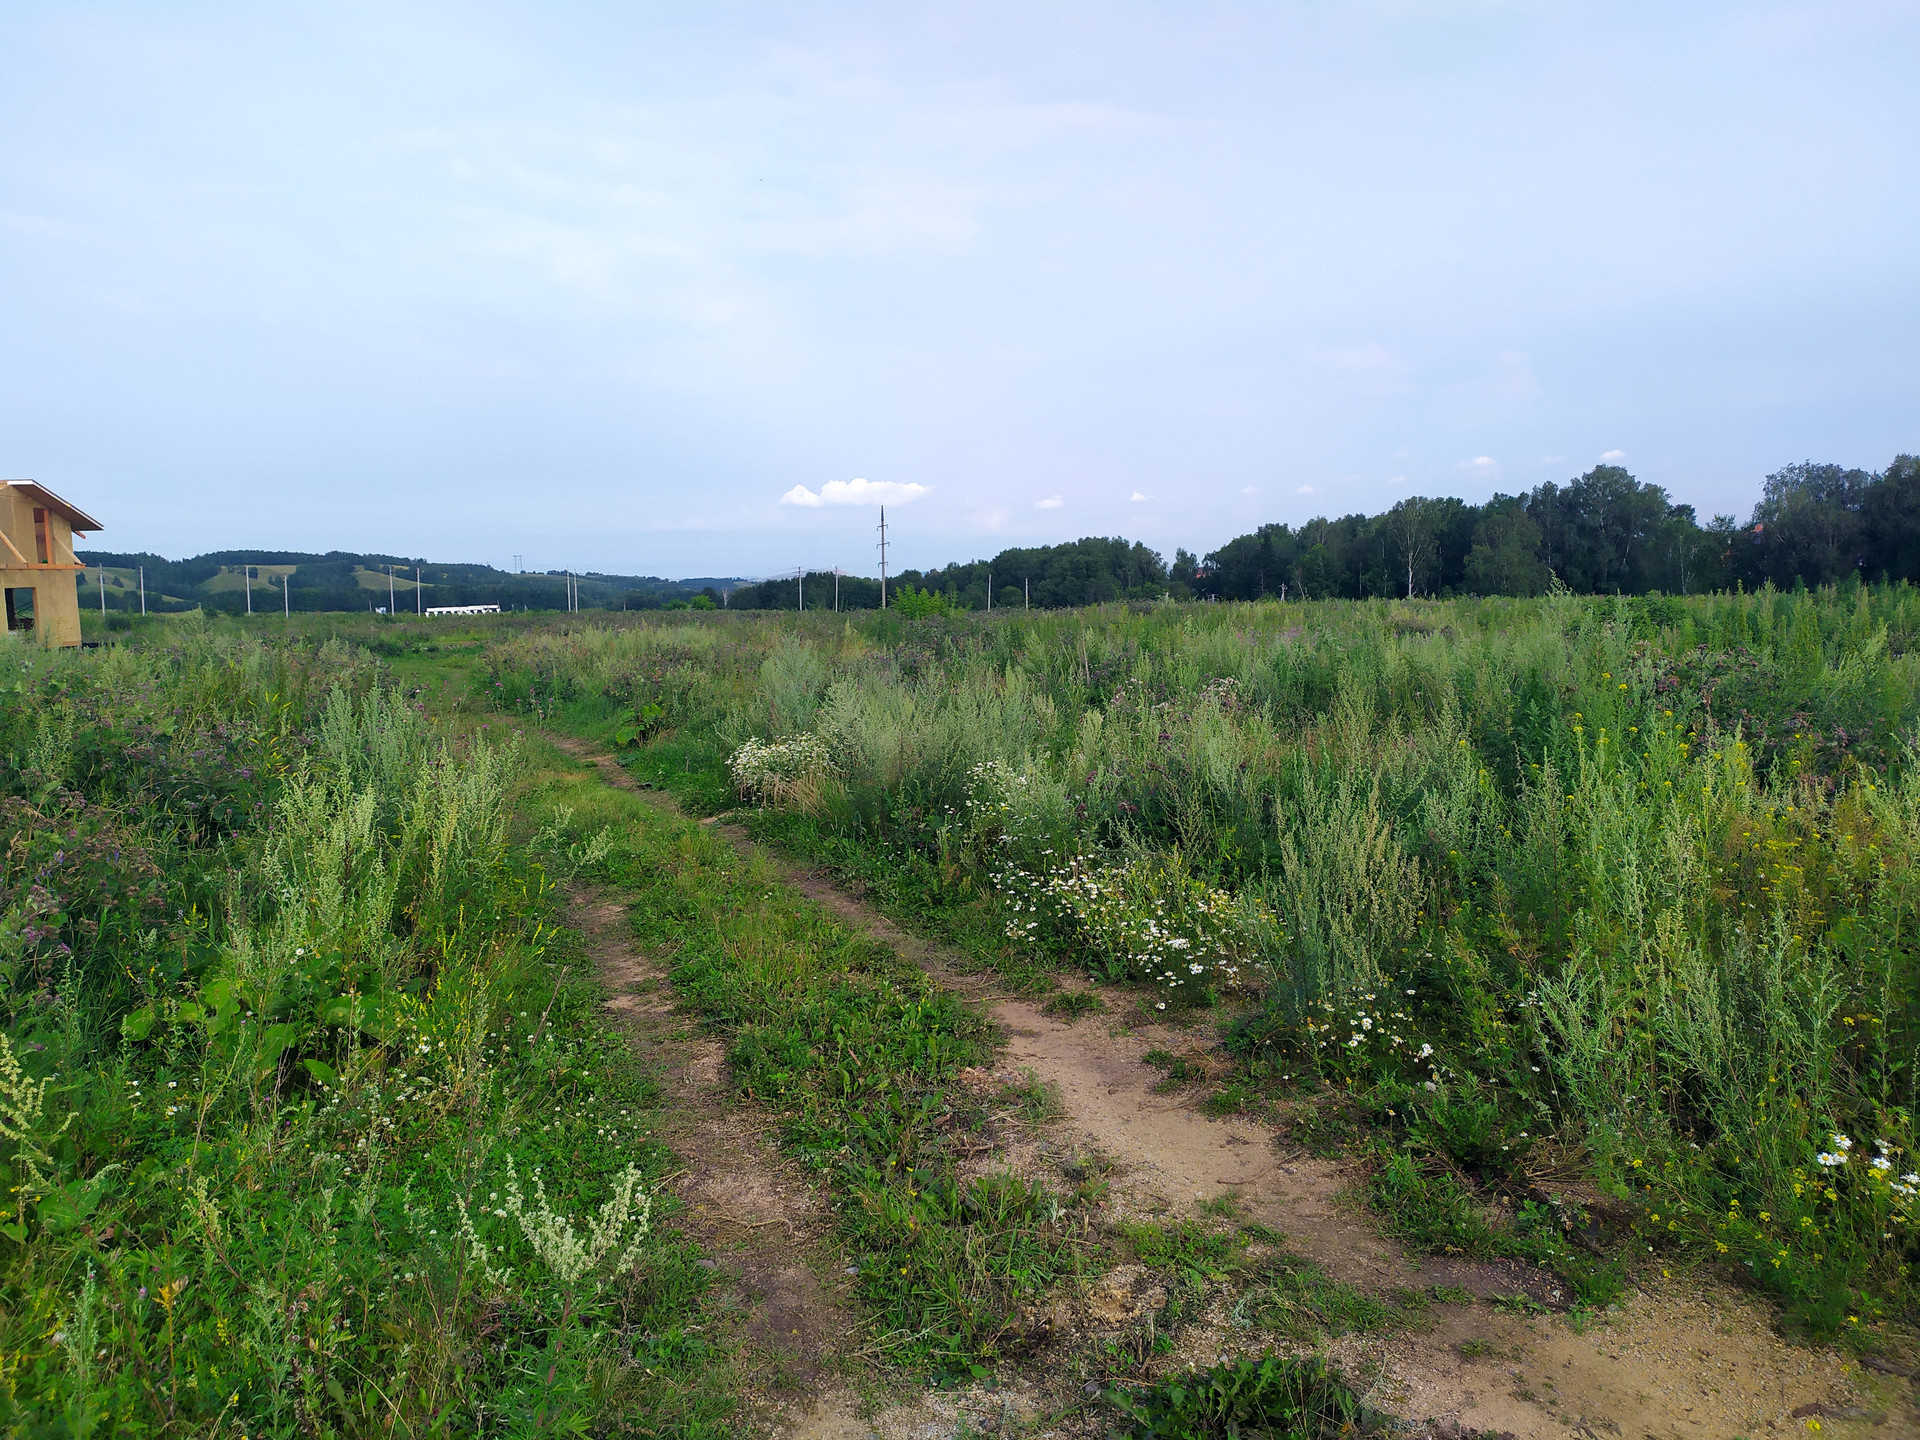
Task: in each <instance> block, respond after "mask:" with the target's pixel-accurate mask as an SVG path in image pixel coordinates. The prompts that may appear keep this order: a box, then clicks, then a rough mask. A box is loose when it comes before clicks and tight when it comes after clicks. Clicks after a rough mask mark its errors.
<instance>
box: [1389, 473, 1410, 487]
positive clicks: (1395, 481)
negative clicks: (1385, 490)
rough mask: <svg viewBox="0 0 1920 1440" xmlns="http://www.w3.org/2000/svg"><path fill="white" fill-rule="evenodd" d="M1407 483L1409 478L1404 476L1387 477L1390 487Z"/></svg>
mask: <svg viewBox="0 0 1920 1440" xmlns="http://www.w3.org/2000/svg"><path fill="white" fill-rule="evenodd" d="M1406 483H1407V477H1406V476H1404V475H1389V476H1388V477H1387V484H1389V485H1404V484H1406Z"/></svg>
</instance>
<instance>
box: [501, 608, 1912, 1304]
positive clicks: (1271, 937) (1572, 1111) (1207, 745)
mask: <svg viewBox="0 0 1920 1440" xmlns="http://www.w3.org/2000/svg"><path fill="white" fill-rule="evenodd" d="M478 678H479V680H480V683H481V686H482V689H483V690H484V691H485V693H486V694H488V695H490V696H492V697H493V703H496V704H498V705H500V706H501V707H502V708H503V709H504V710H506V711H508V712H515V713H521V714H526V715H532V716H539V717H546V718H554V719H558V720H560V721H562V722H564V723H566V724H568V725H570V726H575V727H580V726H594V725H598V726H604V727H606V728H607V730H608V733H612V732H613V731H615V730H617V729H618V728H619V727H620V726H621V725H623V724H624V725H627V726H628V727H629V728H633V727H635V726H637V725H638V724H639V722H640V721H641V720H642V719H643V717H648V716H653V712H654V711H655V710H657V711H658V712H659V713H658V715H657V716H655V717H654V718H652V719H648V720H646V724H648V725H656V726H657V728H656V729H654V730H652V731H650V732H649V735H650V737H651V738H647V739H645V740H643V741H642V742H641V743H640V744H639V745H638V747H637V749H636V753H635V755H634V757H633V762H632V763H634V765H635V766H636V768H637V769H638V770H640V771H642V772H649V773H652V774H653V775H655V776H657V778H658V783H661V784H663V785H667V786H669V787H670V788H672V787H678V789H677V790H676V793H678V794H681V795H683V796H685V797H687V798H688V799H689V801H690V802H697V804H698V805H699V806H723V805H736V804H739V803H741V802H740V801H739V800H738V799H737V798H736V797H735V796H734V794H733V792H732V789H731V785H730V783H729V782H730V777H729V776H728V775H727V774H726V773H725V768H724V767H725V763H726V762H727V759H728V757H730V756H733V755H735V754H736V749H737V747H739V746H741V745H742V744H743V743H744V742H745V741H747V740H749V739H752V740H756V741H760V742H765V743H766V744H768V745H771V746H773V747H774V751H773V752H769V753H773V754H775V755H776V759H775V760H774V761H771V762H769V763H772V764H773V765H774V767H775V772H778V771H779V767H780V766H782V765H787V766H793V765H798V766H800V767H801V769H800V770H796V771H794V773H791V774H788V773H784V772H780V773H775V772H769V773H767V774H764V775H760V776H759V777H758V778H755V777H754V776H751V775H749V776H745V777H744V778H745V779H746V781H747V783H748V787H749V789H750V790H751V791H753V794H754V799H755V808H756V812H757V813H756V814H755V816H754V818H753V821H752V824H753V827H754V829H755V831H756V833H757V834H759V835H761V836H763V837H765V838H767V839H768V840H769V841H770V842H771V843H774V844H776V845H777V846H779V847H780V848H782V849H783V850H785V851H787V852H789V853H793V854H804V855H806V856H807V857H808V858H809V859H810V860H811V861H812V862H814V863H822V864H825V865H827V866H829V867H830V868H832V869H833V870H835V871H836V872H837V873H838V874H840V875H841V876H842V877H844V878H845V879H846V880H848V881H849V882H850V883H853V884H855V885H857V886H860V887H863V888H865V889H866V890H867V892H868V893H869V894H871V895H872V896H873V897H874V899H875V900H876V902H877V903H879V904H880V905H881V906H882V908H883V909H885V910H886V911H887V912H888V913H889V914H890V915H891V916H892V917H893V918H895V919H896V920H900V921H901V922H902V923H905V924H908V925H911V926H912V927H914V928H916V929H918V930H919V931H921V932H922V933H927V934H930V935H934V936H937V937H939V938H941V939H943V940H946V941H947V942H948V943H949V944H951V945H953V946H954V947H955V948H957V949H958V950H960V951H962V952H963V953H964V954H966V955H967V956H969V957H970V958H971V959H972V961H973V963H975V964H977V965H979V966H980V967H982V968H990V969H993V970H995V971H996V972H997V973H999V974H1000V975H1002V976H1003V977H1005V978H1006V982H1007V983H1008V984H1009V985H1010V986H1011V987H1014V988H1017V989H1023V990H1028V991H1030V992H1032V993H1036V994H1044V993H1047V992H1048V991H1049V989H1050V988H1051V987H1052V986H1053V985H1054V984H1055V980H1054V976H1055V974H1056V973H1057V971H1058V970H1059V969H1061V968H1063V967H1068V966H1072V967H1076V968H1083V969H1084V970H1086V971H1087V972H1088V973H1090V974H1092V975H1094V976H1096V977H1098V978H1100V979H1102V980H1108V981H1113V982H1116V983H1122V982H1124V983H1126V984H1128V985H1130V986H1131V991H1130V998H1131V1000H1132V1001H1133V1003H1134V1004H1136V1005H1137V1006H1139V1007H1141V1010H1142V1013H1143V1014H1144V1015H1145V1016H1148V1017H1153V1018H1157V1019H1161V1020H1164V1021H1167V1022H1173V1021H1175V1020H1177V1019H1179V1018H1180V1017H1181V1016H1182V1015H1183V1014H1184V1015H1188V1016H1191V1015H1193V1014H1194V1013H1196V1012H1197V1011H1200V1010H1202V1009H1204V1007H1207V1006H1209V1005H1213V1004H1225V1005H1227V1006H1230V1007H1232V1008H1233V1009H1234V1010H1235V1011H1237V1012H1239V1017H1238V1018H1239V1020H1240V1022H1241V1023H1240V1024H1239V1025H1238V1026H1237V1028H1236V1030H1235V1034H1234V1036H1233V1038H1232V1040H1231V1041H1230V1043H1229V1048H1230V1050H1231V1052H1232V1055H1233V1059H1234V1061H1235V1066H1236V1069H1235V1073H1234V1074H1232V1075H1231V1076H1229V1077H1227V1079H1226V1081H1225V1083H1224V1084H1223V1085H1221V1087H1220V1088H1219V1089H1218V1090H1217V1091H1216V1092H1215V1097H1214V1098H1215V1102H1216V1103H1215V1108H1216V1109H1218V1110H1221V1111H1226V1112H1240V1113H1260V1112H1261V1111H1262V1110H1263V1109H1265V1108H1267V1107H1269V1106H1274V1105H1277V1104H1278V1103H1279V1102H1280V1101H1282V1100H1284V1099H1286V1098H1288V1097H1291V1096H1297V1095H1300V1094H1302V1093H1312V1092H1314V1091H1316V1090H1318V1091H1322V1092H1326V1091H1331V1092H1333V1093H1334V1094H1337V1095H1339V1096H1341V1097H1343V1099H1342V1101H1341V1102H1340V1103H1339V1105H1338V1106H1337V1107H1335V1106H1325V1107H1321V1108H1320V1109H1319V1110H1318V1112H1317V1113H1316V1114H1315V1115H1314V1116H1313V1117H1311V1118H1308V1117H1305V1116H1303V1117H1301V1118H1300V1119H1299V1120H1298V1121H1296V1122H1295V1126H1294V1128H1295V1130H1296V1133H1298V1134H1301V1135H1302V1136H1303V1138H1305V1139H1306V1140H1307V1141H1308V1143H1310V1144H1312V1145H1314V1146H1316V1147H1320V1148H1332V1147H1335V1146H1344V1147H1349V1148H1350V1147H1355V1146H1357V1147H1359V1148H1360V1150H1361V1151H1362V1152H1363V1153H1369V1154H1370V1153H1373V1151H1374V1147H1375V1145H1376V1143H1379V1144H1384V1145H1385V1147H1386V1148H1387V1149H1388V1150H1399V1149H1403V1148H1404V1149H1405V1150H1406V1151H1407V1152H1408V1153H1410V1154H1412V1155H1414V1156H1415V1157H1416V1158H1417V1159H1418V1160H1419V1161H1420V1163H1421V1164H1422V1165H1425V1164H1426V1162H1428V1161H1438V1162H1443V1163H1442V1168H1444V1169H1445V1170H1446V1171H1447V1173H1448V1174H1449V1175H1451V1176H1452V1179H1453V1183H1455V1184H1456V1185H1457V1186H1458V1187H1460V1188H1461V1191H1462V1193H1463V1194H1464V1195H1465V1196H1466V1197H1467V1199H1468V1201H1469V1202H1470V1203H1471V1206H1473V1207H1478V1208H1479V1209H1481V1210H1484V1209H1485V1207H1486V1206H1487V1205H1488V1204H1489V1202H1491V1201H1492V1200H1494V1199H1495V1198H1496V1197H1501V1196H1504V1197H1506V1198H1508V1199H1509V1200H1512V1201H1515V1202H1516V1204H1523V1203H1532V1204H1535V1205H1537V1206H1538V1205H1547V1206H1551V1205H1552V1203H1553V1196H1551V1195H1550V1194H1547V1193H1544V1192H1542V1193H1534V1191H1533V1189H1532V1181H1531V1179H1530V1178H1529V1177H1530V1175H1531V1173H1532V1170H1531V1168H1530V1167H1531V1166H1532V1164H1533V1161H1532V1159H1531V1157H1533V1156H1535V1155H1536V1154H1538V1153H1539V1152H1540V1151H1541V1150H1542V1148H1543V1147H1544V1148H1545V1149H1546V1150H1547V1151H1549V1152H1551V1153H1552V1154H1553V1155H1555V1156H1557V1157H1559V1158H1557V1159H1556V1160H1555V1162H1554V1163H1555V1165H1557V1166H1560V1167H1561V1173H1564V1171H1565V1167H1566V1166H1567V1165H1576V1166H1577V1167H1578V1168H1579V1169H1580V1170H1581V1171H1582V1173H1583V1178H1584V1180H1586V1181H1587V1182H1589V1183H1590V1184H1592V1185H1594V1186H1597V1187H1598V1189H1599V1190H1601V1191H1602V1192H1604V1193H1605V1194H1607V1195H1608V1197H1609V1203H1610V1204H1611V1205H1613V1206H1616V1207H1618V1208H1619V1209H1620V1210H1621V1211H1622V1212H1623V1213H1628V1214H1631V1215H1632V1216H1634V1217H1635V1219H1634V1220H1633V1222H1632V1230H1633V1238H1632V1240H1631V1242H1630V1250H1631V1253H1632V1254H1634V1255H1641V1256H1645V1255H1649V1254H1651V1255H1654V1256H1673V1257H1675V1258H1678V1257H1681V1256H1686V1257H1690V1258H1693V1259H1698V1260H1700V1261H1703V1262H1706V1263H1709V1264H1718V1265H1724V1266H1728V1267H1732V1268H1735V1269H1737V1270H1738V1271H1739V1273H1740V1275H1741V1277H1742V1278H1743V1279H1744V1280H1745V1281H1747V1282H1750V1283H1755V1284H1757V1285H1759V1286H1760V1287H1762V1288H1763V1289H1765V1290H1767V1291H1768V1292H1770V1293H1771V1294H1772V1295H1773V1296H1774V1297H1775V1298H1776V1300H1777V1301H1778V1302H1779V1303H1780V1304H1781V1305H1782V1307H1783V1310H1784V1313H1785V1318H1786V1321H1787V1323H1788V1324H1789V1325H1790V1326H1793V1327H1796V1328H1800V1329H1804V1330H1805V1331H1807V1332H1808V1333H1812V1334H1823V1335H1835V1334H1841V1335H1845V1334H1851V1333H1853V1332H1854V1331H1855V1329H1856V1328H1857V1327H1871V1326H1873V1325H1875V1324H1879V1323H1882V1322H1891V1321H1894V1320H1897V1319H1899V1318H1900V1317H1902V1316H1905V1317H1908V1318H1914V1317H1915V1316H1916V1315H1920V1310H1916V1303H1917V1301H1920V1293H1917V1292H1916V1290H1915V1288H1914V1286H1913V1284H1912V1281H1911V1276H1912V1273H1913V1267H1914V1264H1915V1262H1916V1260H1920V1184H1917V1185H1908V1184H1907V1182H1905V1181H1904V1180H1902V1179H1901V1178H1900V1177H1901V1176H1903V1175H1905V1174H1909V1173H1914V1172H1915V1171H1920V1159H1916V1154H1917V1152H1920V1138H1917V1137H1916V1136H1915V1135H1914V1133H1913V1125H1912V1119H1911V1117H1912V1116H1913V1115H1914V1114H1915V1113H1916V1112H1920V1088H1917V1087H1920V1070H1916V1069H1915V1068H1914V1067H1913V1066H1912V1065H1911V1063H1910V1057H1911V1056H1912V1055H1913V1054H1915V1053H1916V1052H1920V867H1916V866H1915V865H1914V863H1913V856H1914V855H1915V854H1920V764H1916V761H1915V754H1916V751H1915V748H1914V746H1915V743H1916V722H1917V721H1920V592H1916V591H1914V590H1913V589H1911V588H1909V587H1905V586H1891V587H1863V586H1858V585H1851V584H1850V585H1848V586H1844V587H1841V588H1839V589H1837V590H1826V591H1820V592H1812V593H1800V594H1782V593H1777V592H1773V591H1770V590H1769V591H1764V592H1762V593H1759V594H1754V595H1739V594H1735V595H1715V596H1694V597H1686V598H1675V597H1650V598H1645V599H1626V598H1615V599H1578V598H1574V597H1568V596H1558V597H1547V598H1544V599H1541V600H1538V601H1505V600H1488V601H1475V600H1447V601H1435V602H1412V603H1401V602H1372V601H1367V602H1314V603H1305V604H1287V605H1279V604H1272V603H1262V604H1254V605H1220V606H1198V607H1196V606H1179V605H1162V606H1152V607H1127V606H1111V607H1103V608H1097V609H1091V610H1086V611H1078V612H1071V613H1065V612H1063V613H1055V614H1045V615H1038V614H1027V613H1021V614H1012V615H1006V616H1000V615H996V616H994V617H991V618H988V617H985V616H946V617H942V616H930V617H925V618H922V619H916V620H911V621H903V620H901V619H900V617H891V618H883V617H871V616H862V617H812V616H807V617H800V616H782V617H773V616H754V617H744V616H713V617H706V618H704V619H700V620H691V619H679V618H675V619H672V620H660V621H649V622H645V623H636V624H631V625H618V626H615V625H608V626H604V627H590V628H588V629H586V630H584V631H582V630H577V629H572V628H571V627H569V633H566V634H564V635H560V634H542V633H538V632H536V631H534V630H532V629H527V628H521V629H515V630H512V631H510V632H508V633H507V638H504V639H503V640H502V641H501V642H500V643H498V644H497V645H495V646H494V647H493V648H492V650H491V651H490V652H489V654H488V657H487V664H486V671H485V674H484V676H481V677H478ZM805 737H812V738H811V739H810V740H808V739H806V738H805ZM781 746H788V747H790V748H789V749H787V750H784V751H783V750H780V749H779V747H781ZM805 755H812V756H820V757H825V758H824V759H821V760H818V761H813V760H801V759H793V758H791V757H798V756H805ZM779 756H787V757H790V758H787V759H780V758H778V757H779ZM1176 941H1177V942H1179V943H1178V944H1176V943H1175V942H1176ZM1123 993H1128V992H1123ZM1162 1006H1165V1007H1166V1008H1165V1009H1161V1008H1160V1007H1162ZM1429 1087H1431V1088H1429ZM1835 1135H1840V1136H1842V1137H1844V1138H1845V1139H1846V1140H1847V1141H1848V1142H1849V1146H1839V1145H1838V1142H1837V1141H1836V1140H1835V1139H1834V1136H1835ZM1882 1142H1884V1145H1885V1147H1886V1153H1885V1159H1886V1162H1887V1163H1886V1167H1885V1168H1877V1167H1875V1166H1873V1165H1872V1164H1871V1163H1870V1162H1871V1159H1872V1157H1873V1156H1874V1155H1875V1154H1876V1153H1877V1151H1878V1147H1879V1145H1880V1144H1881V1143H1882ZM1822 1154H1827V1155H1838V1156H1840V1157H1842V1158H1841V1159H1840V1161H1839V1163H1837V1164H1823V1163H1822V1162H1821V1161H1820V1159H1819V1158H1818V1157H1819V1156H1821V1155H1822ZM1395 1183H1399V1182H1397V1181H1396V1182H1395ZM1409 1183H1410V1182H1409ZM1413 1188H1418V1187H1413ZM1429 1200H1430V1201H1431V1203H1428V1202H1427V1201H1422V1208H1421V1210H1420V1214H1421V1215H1422V1216H1424V1217H1426V1218H1424V1219H1421V1220H1420V1221H1419V1222H1418V1226H1425V1228H1426V1229H1427V1230H1428V1231H1430V1232H1431V1237H1432V1239H1433V1241H1434V1242H1435V1243H1439V1244H1441V1245H1446V1246H1452V1247H1454V1248H1468V1247H1471V1246H1475V1245H1478V1246H1481V1247H1482V1248H1484V1247H1485V1246H1486V1245H1488V1244H1491V1243H1492V1242H1489V1241H1487V1240H1485V1239H1484V1237H1476V1235H1475V1234H1474V1222H1473V1221H1472V1220H1471V1219H1470V1218H1468V1217H1466V1216H1465V1212H1463V1211H1461V1210H1460V1208H1459V1207H1458V1206H1456V1205H1454V1204H1453V1203H1452V1201H1451V1200H1450V1199H1449V1198H1448V1197H1447V1196H1445V1195H1439V1196H1434V1197H1429ZM1762 1214H1765V1215H1767V1216H1768V1217H1769V1218H1768V1219H1766V1220H1764V1221H1763V1220H1760V1219H1759V1218H1758V1217H1759V1216H1760V1215H1762ZM1656 1215H1657V1216H1659V1217H1660V1218H1659V1219H1658V1220H1657V1221H1656V1220H1655V1219H1654V1218H1653V1217H1655V1216H1656ZM1429 1222H1431V1223H1429ZM1408 1223H1409V1227H1410V1229H1409V1234H1410V1235H1411V1233H1412V1229H1413V1228H1418V1226H1416V1225H1415V1224H1414V1222H1413V1221H1409V1222H1408ZM1494 1228H1495V1229H1496V1230H1497V1231H1499V1232H1500V1237H1501V1238H1500V1243H1502V1244H1522V1243H1524V1244H1525V1245H1527V1246H1530V1247H1531V1249H1532V1253H1535V1254H1538V1255H1542V1256H1546V1257H1547V1258H1548V1259H1550V1260H1551V1261H1552V1263H1554V1264H1556V1265H1561V1266H1563V1267H1564V1268H1565V1269H1566V1270H1568V1271H1569V1272H1571V1274H1572V1275H1573V1276H1574V1277H1575V1278H1576V1280H1577V1279H1578V1277H1579V1275H1580V1274H1581V1271H1582V1267H1583V1266H1584V1265H1585V1263H1586V1260H1585V1259H1584V1258H1583V1257H1582V1256H1579V1255H1573V1254H1572V1253H1571V1252H1565V1251H1563V1250H1562V1249H1561V1248H1560V1247H1559V1245H1558V1244H1557V1242H1555V1241H1554V1240H1553V1238H1552V1236H1551V1235H1550V1234H1548V1232H1547V1230H1546V1229H1545V1228H1543V1227H1542V1226H1540V1225H1538V1224H1534V1223H1532V1222H1528V1223H1527V1224H1520V1223H1518V1222H1515V1223H1512V1224H1506V1223H1504V1222H1503V1224H1502V1225H1500V1226H1496V1227H1494ZM1413 1240H1414V1243H1424V1242H1421V1241H1420V1240H1419V1239H1418V1237H1417V1236H1415V1237H1413ZM1582 1283H1584V1282H1582ZM1849 1317H1859V1318H1858V1320H1857V1321H1856V1320H1855V1319H1851V1318H1849Z"/></svg>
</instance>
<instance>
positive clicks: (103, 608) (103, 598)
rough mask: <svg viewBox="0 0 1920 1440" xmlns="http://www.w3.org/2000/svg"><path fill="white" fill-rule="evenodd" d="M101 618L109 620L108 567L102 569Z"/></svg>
mask: <svg viewBox="0 0 1920 1440" xmlns="http://www.w3.org/2000/svg"><path fill="white" fill-rule="evenodd" d="M100 618H101V619H102V620H104V619H106V618H107V567H106V566H104V565H102V566H101V567H100Z"/></svg>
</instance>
